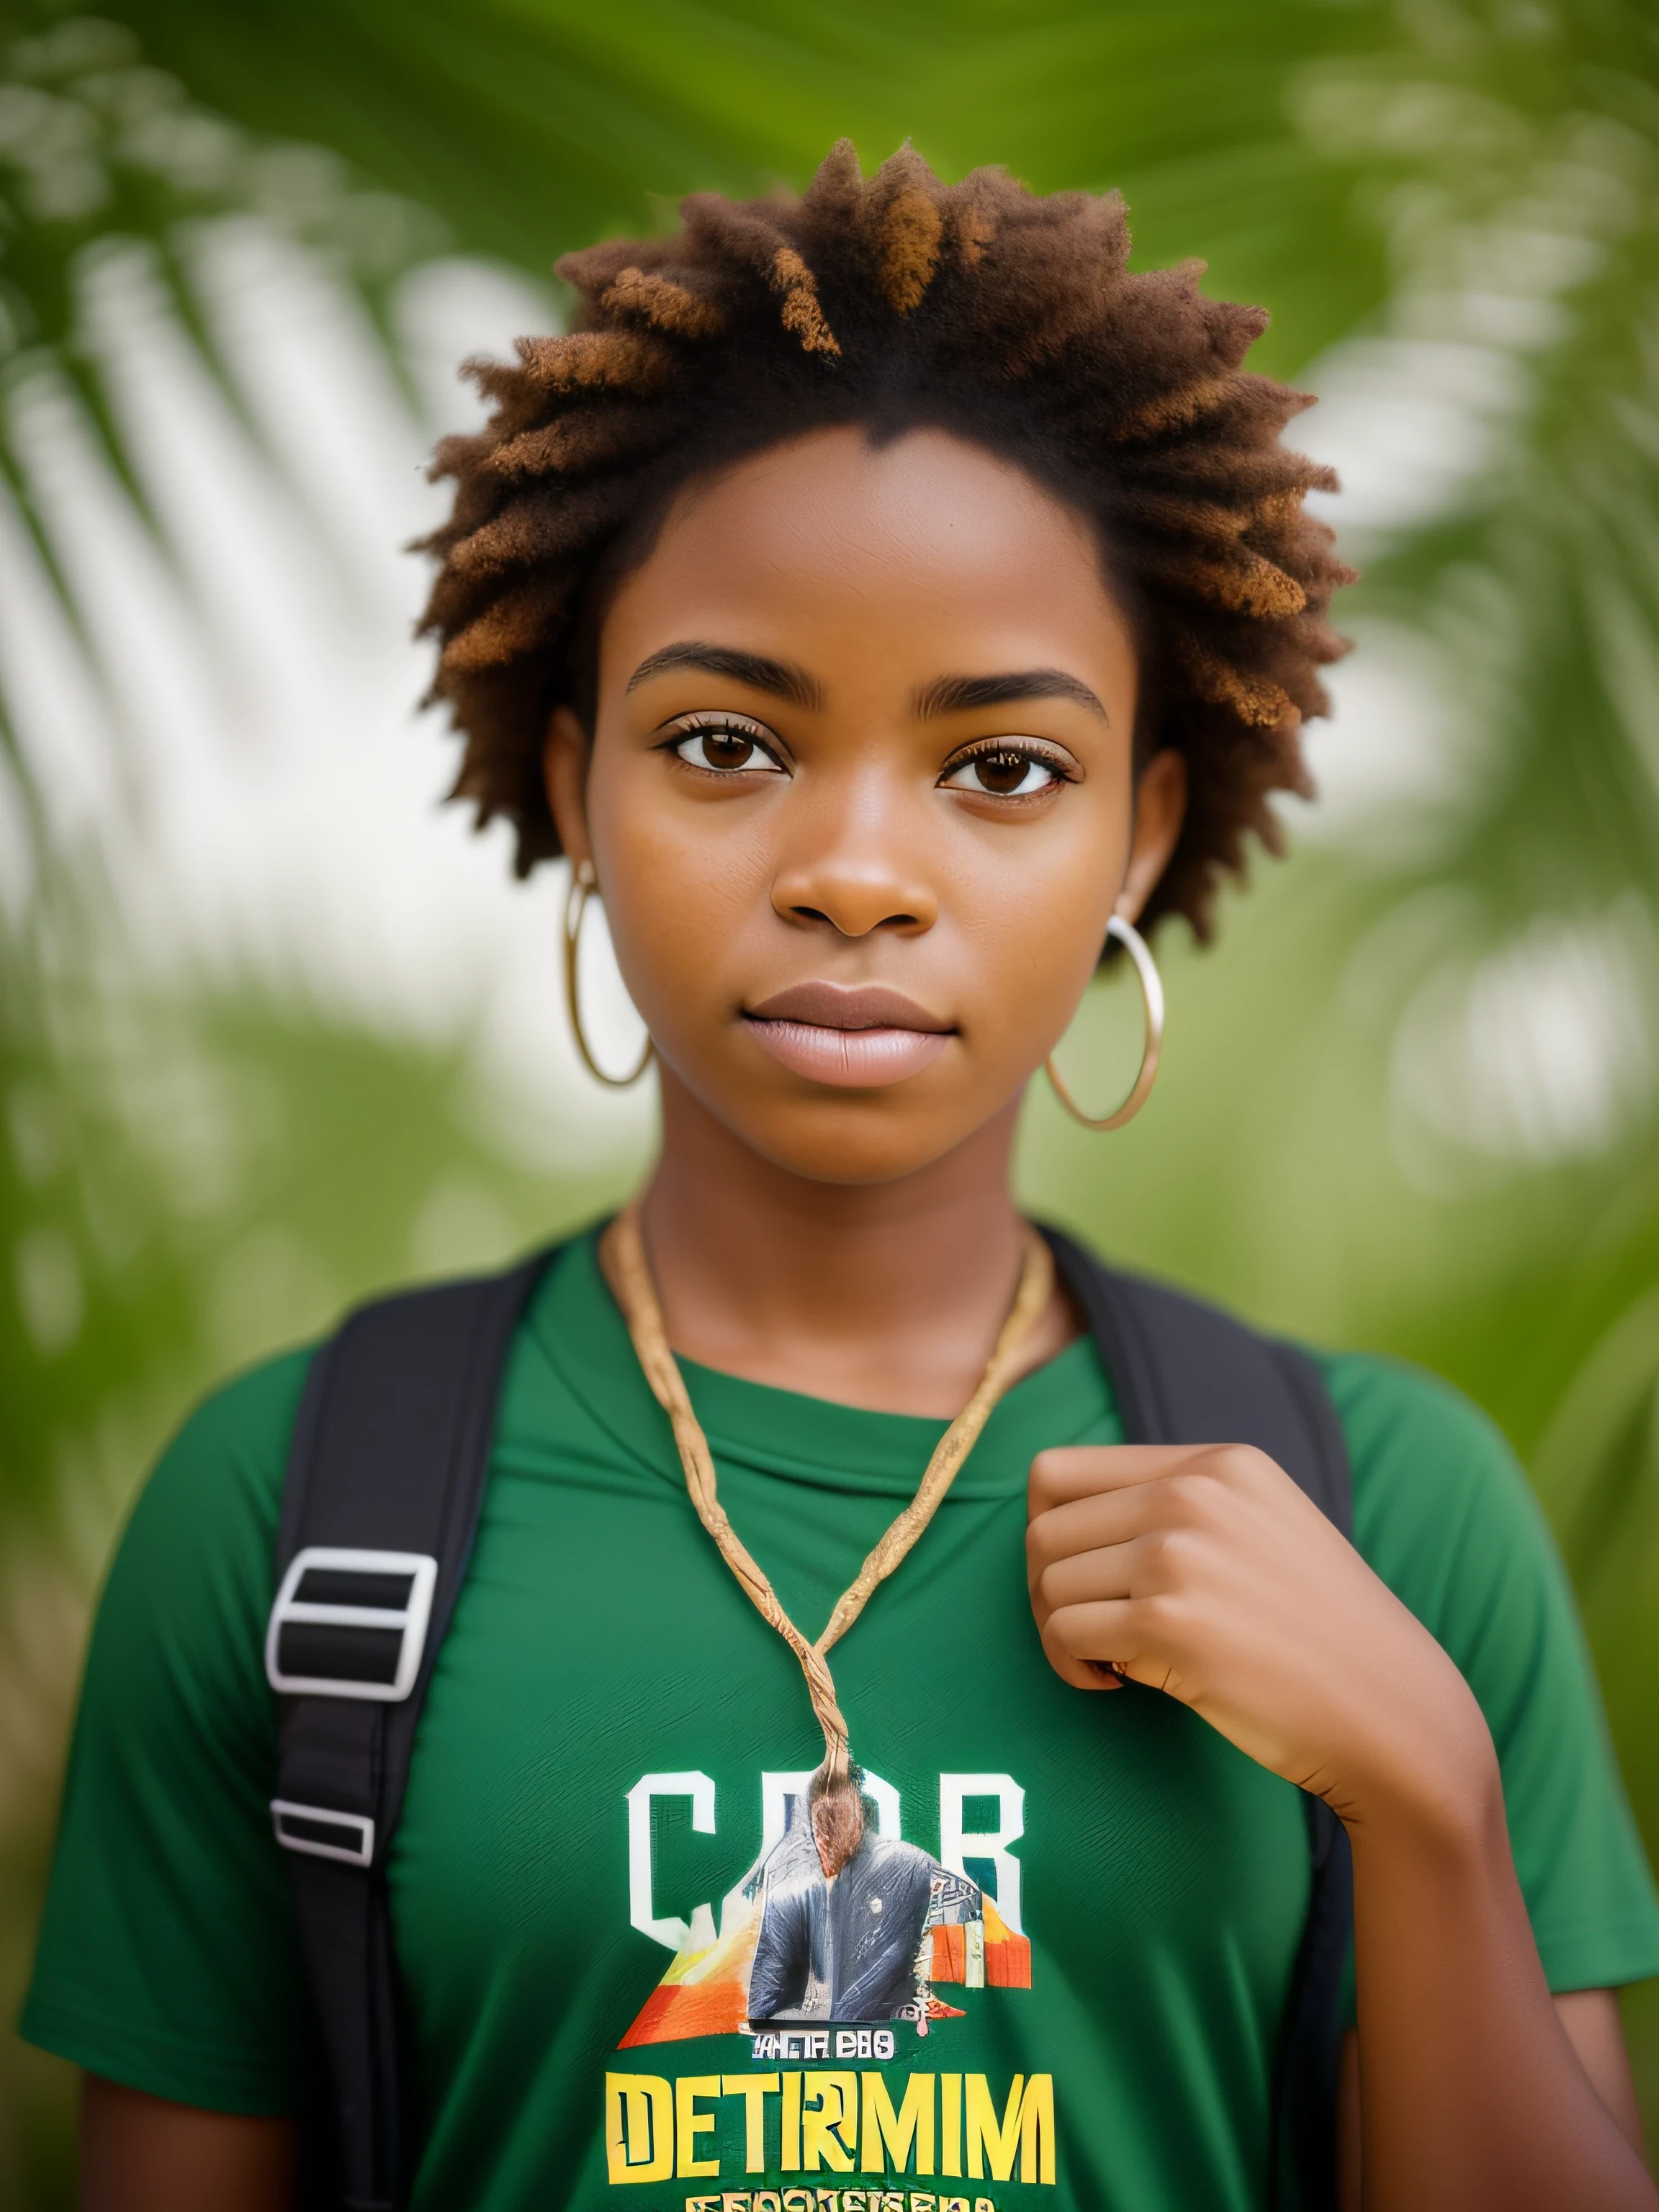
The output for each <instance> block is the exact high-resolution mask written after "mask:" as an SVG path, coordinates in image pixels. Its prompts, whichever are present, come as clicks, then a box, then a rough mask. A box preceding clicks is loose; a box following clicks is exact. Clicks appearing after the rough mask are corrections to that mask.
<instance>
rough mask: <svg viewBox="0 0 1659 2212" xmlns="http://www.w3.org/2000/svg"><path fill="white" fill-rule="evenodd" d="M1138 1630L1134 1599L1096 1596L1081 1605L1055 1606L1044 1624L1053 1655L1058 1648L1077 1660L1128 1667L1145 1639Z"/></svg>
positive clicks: (1044, 1636) (1044, 1637)
mask: <svg viewBox="0 0 1659 2212" xmlns="http://www.w3.org/2000/svg"><path fill="white" fill-rule="evenodd" d="M1139 1630H1140V1622H1139V1608H1138V1604H1137V1601H1136V1600H1135V1599H1133V1598H1128V1597H1111V1598H1095V1599H1091V1600H1090V1601H1087V1602H1085V1603H1084V1604H1082V1605H1063V1606H1056V1607H1055V1608H1054V1611H1053V1612H1052V1613H1050V1614H1049V1615H1048V1619H1047V1620H1045V1621H1044V1622H1043V1624H1042V1642H1043V1648H1044V1649H1045V1650H1047V1651H1048V1653H1049V1654H1050V1656H1053V1655H1054V1653H1055V1652H1056V1651H1059V1652H1062V1653H1064V1654H1065V1656H1066V1657H1067V1658H1068V1659H1071V1660H1073V1661H1074V1662H1076V1661H1088V1660H1097V1661H1103V1662H1105V1663H1106V1664H1107V1665H1109V1666H1120V1667H1129V1666H1132V1665H1133V1662H1134V1661H1135V1660H1136V1659H1137V1658H1138V1657H1139V1656H1140V1645H1141V1644H1142V1643H1143V1641H1144V1640H1145V1639H1144V1638H1143V1637H1142V1636H1141V1634H1140V1633H1139Z"/></svg>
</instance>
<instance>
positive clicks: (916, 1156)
mask: <svg viewBox="0 0 1659 2212" xmlns="http://www.w3.org/2000/svg"><path fill="white" fill-rule="evenodd" d="M987 1118H988V1117H987V1116H984V1115H981V1116H977V1117H974V1118H967V1117H964V1118H963V1121H962V1123H961V1126H960V1127H958V1126H957V1121H956V1119H955V1117H952V1116H947V1115H944V1114H941V1113H940V1112H939V1109H938V1107H937V1105H934V1106H933V1108H931V1109H928V1110H926V1111H923V1110H920V1108H919V1104H918V1106H911V1107H908V1108H907V1107H904V1106H901V1105H900V1103H899V1102H898V1100H897V1099H896V1098H889V1099H884V1100H882V1101H881V1103H877V1098H876V1097H872V1094H870V1093H868V1092H866V1093H856V1092H854V1093H848V1092H847V1091H842V1092H839V1093H838V1094H836V1096H835V1098H834V1103H826V1104H824V1105H822V1106H820V1105H817V1104H813V1105H810V1106H804V1107H798V1108H795V1109H793V1110H792V1109H783V1110H781V1111H778V1112H775V1113H771V1114H757V1113H755V1112H754V1111H753V1110H752V1108H751V1109H750V1111H748V1112H745V1113H743V1114H740V1115H735V1116H733V1118H732V1124H731V1126H732V1128H733V1129H734V1130H735V1131H736V1133H737V1134H738V1136H740V1137H741V1138H742V1139H743V1140H744V1143H745V1144H747V1145H749V1146H751V1147H752V1148H753V1149H754V1150H755V1151H756V1152H759V1153H760V1154H761V1155H762V1157H763V1158H766V1159H769V1160H770V1161H771V1162H772V1163H773V1164H774V1165H775V1166H776V1167H781V1168H783V1169H785V1170H787V1172H788V1173H789V1174H791V1175H796V1176H801V1177H802V1178H803V1179H804V1180H805V1181H807V1182H823V1183H842V1184H846V1185H848V1186H849V1187H850V1186H853V1185H860V1184H869V1183H883V1182H898V1181H899V1180H900V1179H901V1178H902V1177H903V1176H911V1175H915V1174H917V1173H919V1172H920V1171H921V1170H922V1169H924V1168H928V1167H931V1166H933V1163H934V1162H935V1161H936V1160H942V1159H944V1158H945V1157H946V1156H947V1155H948V1154H949V1153H951V1152H955V1150H956V1149H957V1146H958V1145H960V1144H962V1143H963V1141H964V1140H965V1139H967V1138H969V1137H970V1136H971V1135H972V1134H973V1133H974V1132H975V1130H976V1129H977V1128H979V1127H981V1123H982V1121H984V1120H985V1119H987Z"/></svg>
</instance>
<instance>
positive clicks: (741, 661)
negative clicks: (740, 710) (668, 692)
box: [628, 638, 823, 708]
mask: <svg viewBox="0 0 1659 2212" xmlns="http://www.w3.org/2000/svg"><path fill="white" fill-rule="evenodd" d="M676 668H700V669H701V670H702V671H703V673H704V674H705V675H708V676H729V677H731V678H732V679H733V681H734V682H736V683H738V684H748V685H749V686H750V690H755V691H769V692H770V693H771V694H772V696H773V697H774V698H775V699H787V701H788V702H789V704H790V705H791V706H792V707H809V708H810V707H821V706H822V705H823V686H822V685H821V684H817V682H815V680H814V679H813V678H811V676H809V675H808V674H807V672H806V671H805V669H804V668H796V667H794V666H793V665H792V664H791V663H790V662H788V661H787V660H772V659H768V657H767V655H766V654H765V653H744V652H740V651H739V650H738V647H735V646H730V645H708V644H705V643H703V642H702V641H701V640H699V639H695V638H693V639H688V640H686V641H685V642H684V643H683V644H680V645H665V646H663V647H661V648H660V649H659V651H657V652H656V653H647V655H646V656H645V659H643V660H642V661H641V663H640V665H639V666H638V667H637V668H636V669H635V671H634V673H633V674H632V675H631V676H630V677H629V679H628V688H629V690H630V691H635V690H638V688H639V686H640V685H641V684H648V683H649V682H650V680H651V678H653V676H664V675H666V674H668V673H669V672H670V671H671V670H673V669H676Z"/></svg>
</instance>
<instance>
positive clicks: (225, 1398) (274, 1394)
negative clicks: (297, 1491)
mask: <svg viewBox="0 0 1659 2212" xmlns="http://www.w3.org/2000/svg"><path fill="white" fill-rule="evenodd" d="M312 1358H313V1347H310V1346H307V1348H305V1349H304V1350H301V1351H298V1352H284V1353H283V1354H282V1355H281V1356H280V1357H279V1358H274V1359H268V1360H265V1361H264V1362H262V1363H261V1364H259V1365H258V1366H257V1367H251V1368H249V1369H247V1370H246V1371H245V1372H244V1373H242V1374H240V1375H238V1376H234V1377H233V1378H232V1379H231V1380H230V1381H229V1382H228V1383H222V1385H221V1386H220V1387H219V1389H216V1390H214V1391H212V1392H211V1393H210V1395H208V1396H207V1397H206V1398H204V1399H203V1400H202V1401H201V1402H200V1404H198V1405H197V1407H195V1409H194V1410H193V1411H192V1412H191V1413H190V1414H189V1415H187V1417H186V1418H185V1420H184V1422H183V1423H182V1424H181V1425H180V1426H179V1429H178V1431H176V1433H175V1434H174V1436H173V1439H172V1441H171V1442H170V1443H168V1444H167V1447H166V1449H164V1450H163V1451H162V1453H161V1457H160V1458H159V1459H158V1460H157V1462H156V1463H155V1471H154V1472H153V1474H151V1476H150V1478H149V1481H148V1483H147V1484H146V1485H145V1486H144V1488H143V1491H142V1492H140V1495H139V1498H138V1502H137V1505H136V1507H135V1508H134V1510H133V1516H132V1522H131V1527H130V1528H129V1530H128V1539H127V1541H129V1542H131V1541H141V1542H143V1541H149V1540H152V1539H156V1538H182V1537H193V1538H194V1539H195V1540H197V1541H200V1540H201V1538H203V1537H204V1535H207V1534H211V1533H212V1532H214V1531H216V1530H217V1531H220V1532H223V1531H226V1530H228V1528H231V1527H234V1526H238V1525H242V1524H248V1525H250V1526H251V1527H260V1528H266V1529H268V1530H269V1531H270V1533H271V1534H274V1533H275V1529H276V1514H277V1510H278V1508H279V1505H280V1503H281V1498H282V1489H283V1474H284V1471H285V1469H286V1467H287V1462H288V1453H289V1443H290V1442H291V1440H292V1437H293V1434H294V1423H295V1415H296V1414H297V1413H298V1411H299V1405H300V1397H301V1392H302V1391H303V1389H304V1388H305V1381H306V1376H307V1373H308V1371H309V1370H310V1366H311V1362H312Z"/></svg>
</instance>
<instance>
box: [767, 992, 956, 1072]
mask: <svg viewBox="0 0 1659 2212" xmlns="http://www.w3.org/2000/svg"><path fill="white" fill-rule="evenodd" d="M744 1023H745V1024H746V1025H747V1027H748V1030H749V1032H750V1035H751V1036H753V1037H754V1039H755V1041H756V1042H757V1044H759V1045H760V1046H761V1047H762V1048H763V1049H764V1050H765V1051H767V1052H769V1053H770V1054H772V1057H773V1058H774V1059H775V1060H780V1061H781V1062H782V1064H783V1066H785V1067H787V1068H789V1069H791V1070H792V1071H793V1073H795V1074H797V1075H804V1076H805V1077H806V1078H807V1079H808V1080H809V1081H811V1082H814V1083H827V1084H831V1085H836V1086H837V1087H838V1088H841V1089H843V1090H875V1089H879V1088H880V1087H882V1086H884V1085H887V1084H890V1083H902V1082H903V1081H905V1079H907V1078H908V1077H909V1076H912V1075H919V1074H920V1073H921V1071H922V1069H923V1068H925V1067H931V1066H933V1062H934V1061H935V1060H937V1059H938V1058H939V1054H941V1053H942V1052H943V1051H944V1049H945V1046H946V1045H947V1044H948V1043H949V1042H950V1040H951V1036H952V1035H953V1034H954V1031H953V1030H952V1027H951V1024H950V1023H949V1022H943V1021H940V1020H939V1018H938V1016H937V1015H934V1014H930V1013H929V1012H927V1008H926V1007H925V1006H918V1005H917V1004H916V1002H915V1000H914V999H909V998H907V997H906V996H905V994H903V992H902V991H895V990H891V989H890V988H888V987H887V986H885V985H884V984H880V983H861V984H848V983H829V982H809V983H792V984H791V985H790V986H789V987H788V988H787V990H782V991H776V992H775V993H774V994H772V996H771V997H770V998H769V999H764V1000H762V1002H761V1004H760V1005H759V1006H755V1007H753V1008H751V1009H750V1010H749V1011H747V1012H745V1013H744Z"/></svg>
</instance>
